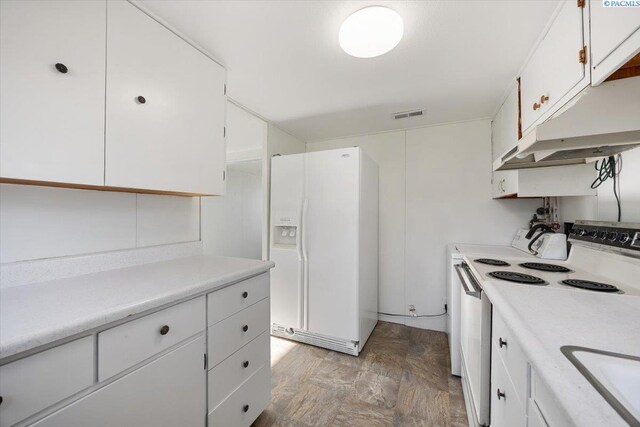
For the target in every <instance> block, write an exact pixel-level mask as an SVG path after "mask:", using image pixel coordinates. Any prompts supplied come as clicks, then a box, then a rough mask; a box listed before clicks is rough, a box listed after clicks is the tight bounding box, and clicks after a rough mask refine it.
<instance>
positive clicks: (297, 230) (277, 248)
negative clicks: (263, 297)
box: [270, 154, 305, 329]
mask: <svg viewBox="0 0 640 427" xmlns="http://www.w3.org/2000/svg"><path fill="white" fill-rule="evenodd" d="M304 163H305V158H304V154H296V155H290V156H283V157H274V158H273V159H272V160H271V225H270V227H271V233H270V236H271V241H270V249H271V260H272V261H274V262H275V264H276V266H275V268H273V269H272V270H271V322H272V323H276V324H278V325H281V326H285V327H287V328H297V329H302V328H303V326H304V325H303V302H304V293H303V259H302V240H301V239H302V233H301V216H302V205H303V201H304V199H303V196H304Z"/></svg>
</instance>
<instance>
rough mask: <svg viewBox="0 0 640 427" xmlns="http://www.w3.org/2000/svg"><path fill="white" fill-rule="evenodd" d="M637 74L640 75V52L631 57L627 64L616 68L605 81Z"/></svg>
mask: <svg viewBox="0 0 640 427" xmlns="http://www.w3.org/2000/svg"><path fill="white" fill-rule="evenodd" d="M636 76H640V53H639V54H637V55H636V56H634V57H633V58H631V59H630V60H629V61H627V63H626V64H624V65H623V66H622V67H620V68H619V69H618V70H616V71H615V72H614V73H613V74H611V75H610V76H609V77H607V79H606V80H605V82H608V81H611V80H620V79H626V78H628V77H636Z"/></svg>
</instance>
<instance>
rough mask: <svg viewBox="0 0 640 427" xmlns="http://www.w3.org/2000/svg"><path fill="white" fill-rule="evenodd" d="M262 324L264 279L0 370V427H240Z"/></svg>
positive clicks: (252, 403) (261, 351)
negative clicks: (207, 302)
mask: <svg viewBox="0 0 640 427" xmlns="http://www.w3.org/2000/svg"><path fill="white" fill-rule="evenodd" d="M218 292H220V293H219V294H218ZM207 300H208V301H209V304H208V307H207V304H206V301H207ZM207 308H208V309H207ZM207 317H209V319H207ZM207 324H211V326H210V327H209V328H208V330H207ZM269 324H270V322H269V274H268V273H265V274H262V275H260V276H256V277H253V278H249V279H247V280H244V281H241V282H238V283H235V284H233V285H231V286H228V287H226V288H224V289H221V290H220V291H214V292H210V293H209V294H208V295H200V296H197V297H195V298H192V299H190V300H187V301H182V302H179V303H176V304H174V305H171V306H169V307H166V308H162V309H159V310H156V311H155V312H151V313H149V314H147V315H145V316H141V317H138V318H135V319H133V320H130V321H127V322H124V323H122V324H119V325H116V326H114V325H105V326H104V327H103V328H101V330H97V331H94V334H93V335H90V336H86V337H84V338H80V339H76V340H75V341H71V342H68V343H65V344H61V345H59V346H57V347H53V348H49V349H47V350H44V351H41V352H40V353H36V354H33V355H29V356H27V357H23V358H18V359H17V360H14V361H11V362H10V363H5V364H2V365H0V397H2V399H1V400H0V427H10V426H14V425H19V426H20V427H24V426H27V425H28V426H33V427H36V426H37V427H89V426H90V427H112V426H117V427H178V426H179V427H203V426H205V425H207V424H208V425H210V426H224V427H233V426H238V427H248V426H250V425H251V423H252V422H253V421H254V420H255V419H256V418H257V417H258V415H260V413H261V412H262V411H263V410H264V409H265V408H266V407H267V405H268V404H269V401H270V396H271V363H270V336H269ZM206 334H209V335H208V343H207V335H206ZM207 347H208V348H207ZM96 350H97V351H96ZM0 363H2V361H0ZM207 396H208V400H207ZM16 423H19V424H16Z"/></svg>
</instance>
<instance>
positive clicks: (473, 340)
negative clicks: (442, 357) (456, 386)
mask: <svg viewBox="0 0 640 427" xmlns="http://www.w3.org/2000/svg"><path fill="white" fill-rule="evenodd" d="M455 269H456V272H457V273H458V274H457V275H458V279H459V280H460V355H461V357H462V380H463V387H464V391H465V397H466V399H467V400H468V401H469V402H467V408H468V410H469V409H470V414H469V415H470V416H469V419H470V421H473V423H472V424H474V425H489V406H490V403H491V399H490V389H491V388H490V387H491V303H490V302H489V299H488V298H487V297H486V295H485V294H484V293H483V292H482V288H481V286H480V285H479V283H478V281H477V280H476V279H475V278H474V276H473V273H472V272H471V269H470V268H469V266H468V265H467V264H466V263H465V262H462V263H460V264H458V265H456V266H455Z"/></svg>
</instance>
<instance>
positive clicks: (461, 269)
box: [454, 262, 482, 299]
mask: <svg viewBox="0 0 640 427" xmlns="http://www.w3.org/2000/svg"><path fill="white" fill-rule="evenodd" d="M454 267H455V268H456V272H457V273H458V277H460V281H461V282H462V287H463V288H464V293H465V294H467V295H469V296H472V297H474V298H478V299H480V295H481V293H482V289H480V287H479V286H478V285H476V281H475V280H473V279H472V278H470V277H469V276H468V275H467V270H468V268H469V267H468V266H467V264H466V263H464V262H463V263H461V264H456V265H455V266H454Z"/></svg>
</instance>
